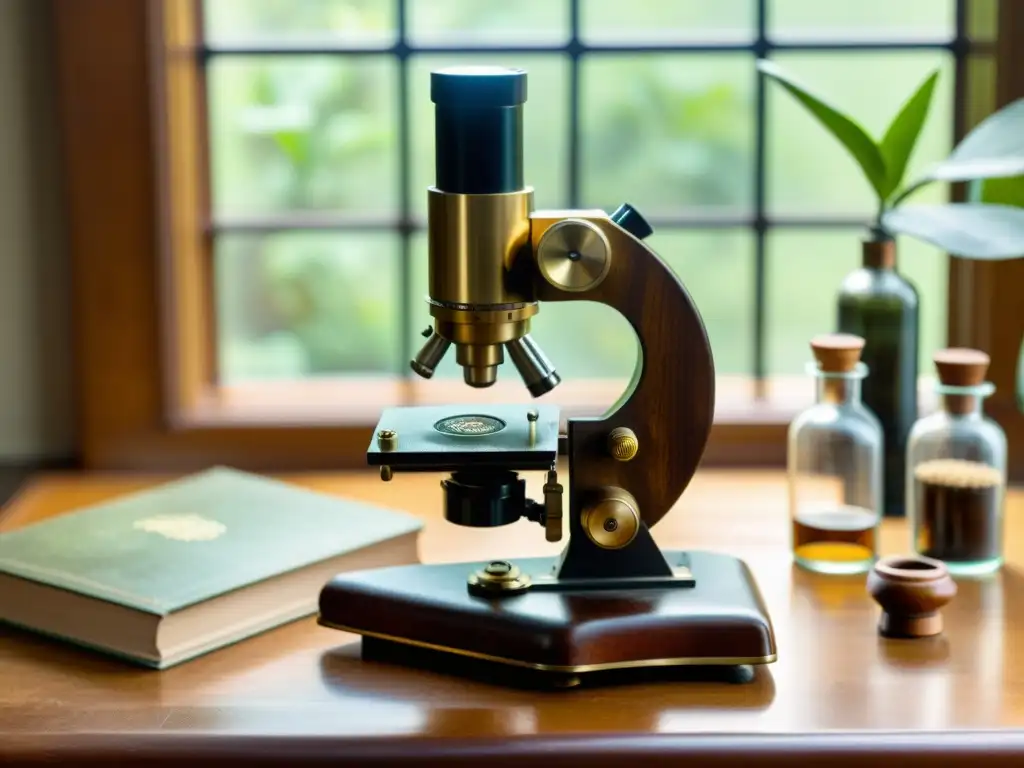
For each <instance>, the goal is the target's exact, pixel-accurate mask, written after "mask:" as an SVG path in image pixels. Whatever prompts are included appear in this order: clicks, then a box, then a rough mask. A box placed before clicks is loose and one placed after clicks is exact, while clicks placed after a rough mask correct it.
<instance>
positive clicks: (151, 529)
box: [132, 515, 227, 541]
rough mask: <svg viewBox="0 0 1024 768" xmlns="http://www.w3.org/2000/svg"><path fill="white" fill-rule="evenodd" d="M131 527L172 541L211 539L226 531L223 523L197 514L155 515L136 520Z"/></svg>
mask: <svg viewBox="0 0 1024 768" xmlns="http://www.w3.org/2000/svg"><path fill="white" fill-rule="evenodd" d="M132 527H133V528H135V530H137V531H145V532H146V533H156V534H159V535H160V536H163V537H165V538H168V539H173V540H174V541H213V540H214V539H216V538H217V537H219V536H222V535H223V534H224V533H225V532H226V531H227V526H226V525H224V524H223V523H218V522H217V521H216V520H209V519H207V518H205V517H200V516H199V515H157V516H155V517H147V518H145V519H143V520H136V521H135V523H134V524H133V525H132Z"/></svg>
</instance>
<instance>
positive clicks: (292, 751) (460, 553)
mask: <svg viewBox="0 0 1024 768" xmlns="http://www.w3.org/2000/svg"><path fill="white" fill-rule="evenodd" d="M283 477H284V478H285V479H289V480H293V481H296V482H299V483H301V484H303V485H305V486H307V487H311V488H316V489H320V490H323V491H326V492H330V493H337V494H342V495H345V496H349V497H353V498H358V499H364V500H367V501H371V502H375V503H379V504H384V505H390V506H394V507H396V508H401V509H407V510H409V511H411V512H413V513H415V514H417V515H419V516H421V517H422V518H423V519H424V520H425V521H426V523H427V525H426V528H425V529H424V532H423V538H422V541H421V553H422V557H423V559H424V560H425V561H426V562H453V561H458V560H464V559H467V558H492V557H511V558H516V557H526V556H548V555H555V554H557V551H558V544H551V543H547V542H545V541H544V539H543V533H542V532H541V531H540V530H539V528H538V527H537V526H536V525H535V524H530V523H528V522H522V523H517V524H515V525H512V526H509V527H507V528H498V529H489V530H469V529H462V528H459V527H456V526H453V525H449V524H447V523H444V522H443V520H442V513H441V496H440V489H439V488H438V487H437V477H434V476H428V475H423V476H420V475H400V476H397V477H396V478H395V479H394V480H393V481H392V482H391V483H389V484H384V483H381V482H380V481H379V480H378V479H377V478H376V477H375V476H374V475H372V474H371V473H369V472H365V473H353V474H328V475H317V474H301V475H284V476H283ZM158 479H164V478H162V477H160V478H158V477H153V476H144V475H123V476H111V475H98V476H97V475H93V476H90V475H85V476H75V475H53V476H48V477H42V478H40V479H38V480H37V481H35V482H34V483H31V484H29V485H28V486H27V487H25V488H24V489H23V490H22V491H21V493H20V494H19V495H18V496H17V498H16V499H15V501H14V502H13V503H12V504H10V505H9V506H8V507H7V508H6V510H5V512H4V516H3V518H2V520H0V526H2V527H3V528H5V529H7V528H11V527H15V526H18V525H23V524H25V523H28V522H30V521H32V520H36V519H41V518H45V517H48V516H50V515H53V514H58V513H60V512H63V511H67V510H69V509H72V508H74V507H76V506H80V505H83V504H87V503H92V502H97V501H100V500H102V499H106V498H111V497H114V496H117V495H120V494H123V493H126V492H129V491H131V490H135V489H139V488H143V487H147V486H149V485H151V484H152V483H153V482H155V481H157V480H158ZM530 483H531V485H530V491H531V492H532V493H534V494H536V493H538V492H539V490H540V487H541V485H542V484H543V477H542V476H541V475H540V474H538V475H536V476H532V475H531V476H530ZM1009 496H1010V498H1009V506H1008V509H1007V521H1008V526H1009V528H1008V532H1007V533H1008V535H1007V548H1008V549H1007V553H1006V554H1007V558H1008V565H1007V567H1006V568H1005V569H1004V570H1003V571H1002V573H1000V574H999V575H998V576H996V577H994V578H992V579H989V580H985V581H970V580H960V581H959V582H958V586H959V592H958V594H957V596H956V598H955V599H954V600H953V601H952V602H951V603H950V604H949V605H948V606H947V607H946V608H945V609H944V611H943V616H944V619H945V632H944V633H943V634H942V635H940V636H939V637H936V638H931V639H923V640H888V639H884V638H879V637H878V633H877V630H876V623H877V621H878V615H879V611H878V608H877V606H876V605H875V604H874V603H873V601H872V600H871V597H870V596H869V595H868V594H867V591H866V588H865V578H864V577H863V576H861V577H859V578H857V577H827V576H820V575H814V574H809V573H806V572H803V571H800V570H798V569H794V568H793V567H792V566H791V564H790V558H789V556H788V549H787V547H788V536H789V533H788V530H789V528H788V519H787V514H786V511H785V510H786V503H785V499H786V486H785V478H784V476H783V475H782V474H781V473H776V472H748V473H729V472H717V471H703V470H702V471H701V472H700V473H698V475H697V476H696V477H695V479H694V481H693V482H692V484H691V486H690V488H689V490H688V491H687V493H686V494H685V495H684V497H683V498H682V500H681V501H680V503H679V505H678V506H677V508H676V509H675V510H674V511H673V513H672V514H671V515H669V516H667V517H666V518H665V520H664V521H663V522H662V523H661V524H660V525H659V526H657V528H656V529H655V530H654V534H655V538H656V539H657V541H658V543H659V544H660V545H661V546H662V547H664V548H702V549H709V550H717V551H724V552H729V553H730V554H734V555H737V556H741V557H743V558H744V560H746V562H747V563H748V564H749V565H750V566H751V568H752V570H753V572H754V574H755V576H756V578H757V580H758V583H759V585H760V586H761V591H762V593H763V595H764V599H765V602H766V604H767V606H768V609H769V611H770V612H771V614H772V618H773V620H774V623H775V632H776V637H777V640H778V649H779V661H778V662H777V663H776V664H773V665H771V666H770V667H769V668H766V669H763V670H762V672H761V673H759V675H758V677H757V678H756V679H755V681H754V682H753V683H752V684H750V685H748V686H723V685H721V684H713V683H693V684H690V683H687V684H665V683H661V684H658V683H645V684H640V685H626V686H613V687H609V688H606V689H600V690H579V691H567V692H563V693H556V694H552V693H543V694H541V693H532V692H529V691H522V690H514V689H510V688H502V687H494V686H489V685H486V684H483V683H478V682H472V681H467V680H462V679H458V678H454V677H451V676H446V675H440V674H432V673H428V672H417V671H413V670H408V669H403V668H399V667H393V666H389V665H385V664H379V663H367V662H363V661H361V660H360V659H359V655H358V646H357V645H356V642H355V638H354V637H353V636H350V635H345V634H343V633H340V632H336V631H332V630H328V629H325V628H322V627H318V626H317V625H316V624H315V622H314V620H312V619H310V620H304V621H299V622H295V623H293V624H290V625H288V626H285V627H282V628H280V629H277V630H274V631H272V632H268V633H266V634H264V635H261V636H259V637H256V638H252V639H250V640H247V641H245V642H242V643H239V644H238V645H236V646H233V647H231V648H228V649H225V650H223V651H221V652H218V653H214V654H211V655H209V656H206V657H203V658H200V659H197V660H195V661H193V662H190V663H188V664H184V665H182V666H181V667H178V668H175V669H171V670H168V671H166V672H161V673H158V672H151V671H148V670H139V669H135V668H133V667H130V666H127V665H126V664H124V663H122V662H118V661H115V660H111V659H107V658H105V657H102V656H99V655H96V654H92V653H89V652H86V651H82V650H78V649H76V648H73V647H70V646H67V645H64V644H61V643H58V642H51V641H47V640H42V639H39V638H36V637H34V636H31V635H29V634H27V633H24V632H19V631H16V630H12V629H3V630H2V631H0V670H2V672H3V679H4V685H3V686H2V687H0V753H2V754H3V756H4V758H5V759H6V760H7V761H8V762H9V763H12V764H13V763H14V762H15V758H17V762H22V763H26V764H28V763H31V762H33V761H35V762H39V761H42V760H44V759H50V758H52V759H57V758H64V759H66V760H68V761H69V763H70V762H71V759H72V758H83V759H85V762H90V763H91V764H94V765H101V764H103V765H109V764H110V763H112V762H114V760H115V759H116V758H122V759H123V758H125V757H126V756H127V755H131V756H132V758H133V759H134V760H135V761H142V760H149V758H152V761H153V762H154V763H160V761H163V762H164V764H169V763H170V762H172V761H174V760H177V761H181V760H184V759H198V758H201V757H207V756H214V755H216V756H217V758H218V760H220V761H222V762H224V763H225V764H228V763H230V764H242V763H243V762H244V763H245V764H272V763H284V762H288V761H291V764H293V765H298V764H314V763H322V762H327V761H330V762H332V764H334V765H339V764H348V765H371V764H381V763H384V762H388V761H390V762H395V761H399V760H404V761H406V762H408V763H410V764H418V765H427V764H445V765H481V764H484V762H485V761H486V764H487V765H488V766H506V765H508V766H511V765H514V764H515V765H519V764H521V761H522V760H524V759H530V760H531V761H536V762H537V763H538V764H544V763H545V761H547V763H549V764H550V763H557V764H558V765H584V764H585V765H588V766H598V765H615V764H622V763H623V762H625V761H628V760H636V759H643V760H644V761H645V763H650V764H651V765H666V766H667V765H675V766H678V765H680V764H681V763H680V761H681V760H683V759H684V758H685V762H686V764H687V765H701V764H714V765H717V766H730V765H733V766H740V765H747V766H761V765H763V766H783V765H791V764H793V761H795V760H799V759H811V758H814V759H816V760H818V761H825V760H827V761H828V764H829V765H835V766H857V768H862V766H863V761H864V760H867V759H883V758H884V759H888V760H891V761H895V763H894V764H900V765H917V764H921V765H929V766H938V767H940V768H941V767H943V766H968V765H976V764H977V761H978V760H979V759H984V760H985V761H986V765H993V766H1001V765H1007V766H1009V765H1019V764H1020V763H1019V762H1014V761H1020V760H1021V759H1022V756H1024V733H1022V732H1020V731H1012V732H1011V731H1006V730H1002V731H1000V732H999V733H993V732H991V731H990V729H1019V728H1022V727H1024V656H1022V655H1021V653H1020V652H1019V649H1020V648H1021V647H1024V491H1022V490H1020V489H1017V490H1013V491H1012V492H1011V493H1010V495H1009ZM907 546H908V540H907V530H906V527H905V523H904V521H900V520H886V521H885V522H884V523H883V528H882V536H881V549H882V551H883V552H884V553H886V554H899V553H903V552H905V551H906V550H907ZM836 730H853V731H861V730H863V731H866V732H865V733H842V734H840V733H827V732H831V731H836ZM86 758H87V759H86ZM261 761H262V762H261ZM374 761H376V762H374ZM809 764H815V763H809Z"/></svg>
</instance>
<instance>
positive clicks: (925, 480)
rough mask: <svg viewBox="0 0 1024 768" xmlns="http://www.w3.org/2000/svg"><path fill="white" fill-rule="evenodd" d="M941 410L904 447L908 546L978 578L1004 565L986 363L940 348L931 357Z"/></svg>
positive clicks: (1001, 445)
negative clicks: (986, 407) (987, 413)
mask: <svg viewBox="0 0 1024 768" xmlns="http://www.w3.org/2000/svg"><path fill="white" fill-rule="evenodd" d="M933 359H934V360H935V366H936V368H937V369H938V373H939V384H938V386H937V390H938V392H939V394H940V395H941V396H942V408H941V409H940V410H939V411H938V412H936V413H933V414H931V415H929V416H926V417H924V418H922V419H920V420H919V421H918V422H917V423H916V424H914V427H913V429H911V431H910V440H909V444H908V446H907V467H908V472H907V477H906V479H905V488H906V491H905V492H906V496H907V507H908V508H909V509H910V510H911V530H912V532H913V542H912V545H913V547H914V549H915V551H917V552H918V553H919V554H922V555H926V556H927V557H932V558H934V559H936V560H942V561H943V562H944V563H945V564H946V567H947V568H949V570H950V572H951V573H953V574H960V575H966V574H984V573H991V572H993V571H996V570H998V569H999V567H1000V566H1001V565H1002V563H1003V496H1004V490H1005V487H1006V435H1005V433H1004V432H1003V430H1002V428H1001V427H1000V426H999V425H998V424H997V423H995V422H994V421H992V420H991V419H988V418H986V417H985V415H984V413H983V411H982V401H983V400H984V398H985V397H986V396H988V395H990V394H992V392H993V389H994V388H993V387H992V385H991V384H990V383H988V382H986V381H985V374H986V373H987V371H988V364H989V358H988V355H986V354H985V353H984V352H979V351H978V350H973V349H943V350H940V351H939V352H936V353H935V356H934V358H933Z"/></svg>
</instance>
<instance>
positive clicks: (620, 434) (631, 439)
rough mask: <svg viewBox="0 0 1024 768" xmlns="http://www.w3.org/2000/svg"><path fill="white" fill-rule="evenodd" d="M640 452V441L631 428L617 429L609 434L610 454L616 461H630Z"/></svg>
mask: <svg viewBox="0 0 1024 768" xmlns="http://www.w3.org/2000/svg"><path fill="white" fill-rule="evenodd" d="M638 450H640V441H639V440H637V437H636V433H635V432H634V431H633V430H632V429H630V428H629V427H616V428H615V429H613V430H612V431H611V432H609V433H608V453H610V454H611V456H612V458H613V459H615V460H616V461H630V460H631V459H632V458H633V457H634V456H636V453H637V451H638Z"/></svg>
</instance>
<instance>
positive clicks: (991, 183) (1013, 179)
mask: <svg viewBox="0 0 1024 768" xmlns="http://www.w3.org/2000/svg"><path fill="white" fill-rule="evenodd" d="M969 196H970V199H971V200H972V201H977V202H979V203H1001V204H1003V205H1015V206H1017V207H1018V208H1024V176H1008V177H1006V178H995V179H976V180H975V181H973V182H971V184H970V191H969Z"/></svg>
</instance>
